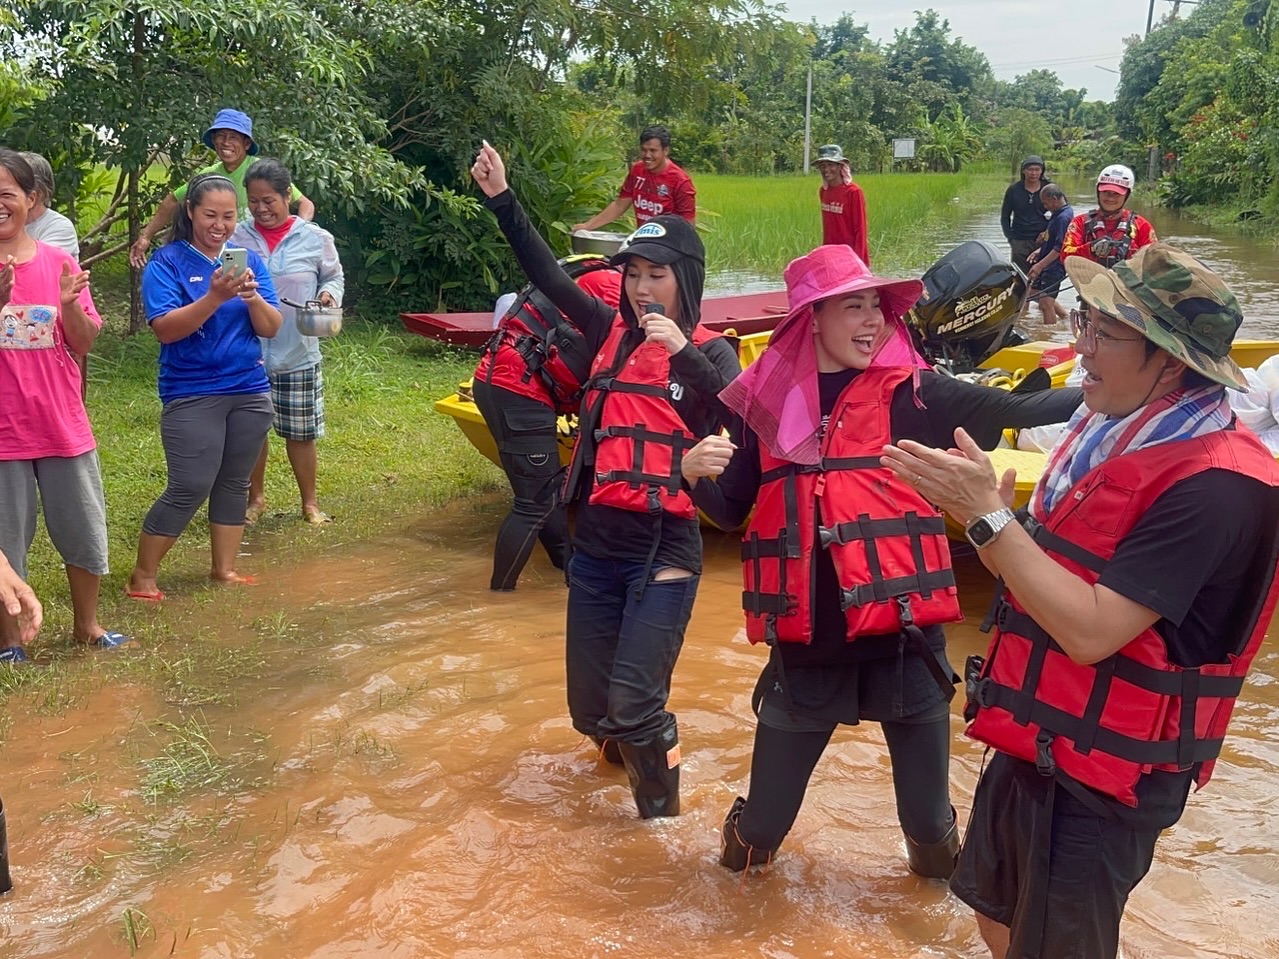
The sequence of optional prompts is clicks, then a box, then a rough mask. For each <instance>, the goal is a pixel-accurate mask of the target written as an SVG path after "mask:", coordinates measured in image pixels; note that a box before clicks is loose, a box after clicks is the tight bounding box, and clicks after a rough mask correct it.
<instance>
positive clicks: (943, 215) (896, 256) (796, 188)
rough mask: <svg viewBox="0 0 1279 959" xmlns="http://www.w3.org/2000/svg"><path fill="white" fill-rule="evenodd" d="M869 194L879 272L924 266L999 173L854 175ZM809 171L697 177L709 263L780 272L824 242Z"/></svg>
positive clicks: (992, 188) (998, 184) (993, 190)
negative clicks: (767, 175)
mask: <svg viewBox="0 0 1279 959" xmlns="http://www.w3.org/2000/svg"><path fill="white" fill-rule="evenodd" d="M856 182H857V184H858V185H859V186H860V187H861V188H862V190H863V191H864V192H865V194H866V217H867V221H868V223H869V225H870V254H871V260H872V261H873V263H874V265H875V268H876V270H879V271H881V272H884V273H889V274H891V273H895V272H904V273H907V274H910V273H914V274H916V275H917V274H919V273H922V272H923V270H924V269H926V268H927V267H928V266H929V265H930V264H931V263H932V261H933V259H934V256H933V250H934V248H935V246H936V241H937V239H938V237H939V236H940V235H941V234H942V233H944V232H945V231H946V230H948V229H952V228H953V227H955V226H956V225H957V224H958V223H960V222H961V221H962V220H963V219H965V218H966V217H969V216H971V215H972V214H973V212H974V209H978V208H979V207H974V206H973V205H972V203H970V202H969V201H970V200H971V199H973V198H974V197H976V196H977V195H979V194H981V195H985V196H986V197H989V196H998V195H999V193H1000V192H1002V190H1003V180H1002V179H1001V178H1000V177H998V176H996V175H991V174H982V173H957V174H941V173H922V174H906V173H879V174H869V175H865V176H858V177H857V178H856ZM820 183H821V180H820V178H819V177H818V176H817V175H816V174H815V173H814V174H810V175H809V176H802V175H795V176H777V177H768V178H759V177H739V176H710V175H702V176H699V177H698V178H697V202H698V217H699V222H700V223H701V225H702V226H703V227H704V228H705V230H706V257H707V262H708V263H710V264H711V265H712V268H718V269H737V270H749V271H752V272H756V273H760V274H763V275H765V276H777V277H779V278H780V277H781V274H782V270H783V269H784V268H785V266H786V264H787V263H789V262H790V261H791V260H792V259H794V258H795V257H797V256H801V255H803V254H804V253H807V252H808V251H809V250H811V249H812V248H813V247H815V246H817V245H818V244H819V243H820V242H821V236H822V227H821V212H820V209H819V208H818V203H817V190H818V188H819V186H820Z"/></svg>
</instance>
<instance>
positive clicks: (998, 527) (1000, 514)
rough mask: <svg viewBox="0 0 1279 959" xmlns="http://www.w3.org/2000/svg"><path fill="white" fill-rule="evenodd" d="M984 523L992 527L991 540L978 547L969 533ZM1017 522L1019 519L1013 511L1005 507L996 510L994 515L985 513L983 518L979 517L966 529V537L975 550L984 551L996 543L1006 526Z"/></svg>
mask: <svg viewBox="0 0 1279 959" xmlns="http://www.w3.org/2000/svg"><path fill="white" fill-rule="evenodd" d="M983 521H985V523H986V525H987V526H988V527H990V539H988V540H986V542H984V543H982V544H981V546H978V545H977V544H976V543H973V541H972V538H971V537H969V536H968V532H969V530H971V529H972V528H973V527H974V526H976V525H977V524H978V523H980V522H983ZM1016 521H1017V517H1016V516H1015V515H1014V514H1013V511H1012V510H1011V509H1009V508H1008V507H1007V506H1005V507H1003V508H1002V509H997V510H995V511H994V512H993V513H985V514H984V515H982V516H978V517H977V518H976V519H974V520H973V521H972V522H970V523H969V524H968V525H967V526H965V527H964V536H965V538H967V539H968V542H969V543H972V545H973V548H974V549H983V548H984V547H986V546H989V545H990V544H991V543H993V542H994V541H995V539H996V537H998V536H999V534H1000V532H1001V531H1002V530H1003V528H1004V527H1005V526H1009V525H1011V524H1013V523H1015V522H1016Z"/></svg>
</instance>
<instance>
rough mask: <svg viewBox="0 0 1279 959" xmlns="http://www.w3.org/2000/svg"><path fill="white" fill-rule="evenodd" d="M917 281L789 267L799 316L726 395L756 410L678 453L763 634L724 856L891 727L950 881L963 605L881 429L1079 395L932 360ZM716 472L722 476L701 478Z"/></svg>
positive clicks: (741, 864) (827, 259)
mask: <svg viewBox="0 0 1279 959" xmlns="http://www.w3.org/2000/svg"><path fill="white" fill-rule="evenodd" d="M922 291H923V284H922V283H920V282H919V281H918V280H889V279H884V278H882V277H877V276H874V275H872V274H871V272H870V270H869V268H868V267H867V266H866V265H865V264H864V263H862V261H861V260H860V259H859V258H858V257H857V255H856V254H855V253H853V251H852V250H850V249H849V248H848V247H846V246H842V245H839V246H822V247H819V248H818V249H816V250H814V251H813V252H812V253H809V254H808V255H807V256H803V257H800V258H799V259H797V260H794V261H793V262H792V263H791V264H790V265H789V266H788V267H787V268H786V292H787V297H788V300H789V304H790V312H789V313H788V314H787V315H786V317H785V318H784V319H783V320H782V321H781V322H780V323H779V324H778V325H777V328H776V330H775V331H774V332H773V335H772V337H771V338H770V340H769V348H768V350H767V351H766V352H765V353H764V354H763V355H762V356H761V357H760V359H759V360H757V361H756V362H755V363H754V364H752V365H751V366H750V367H749V368H748V369H747V370H746V371H745V372H744V373H743V374H742V375H741V376H740V377H738V379H737V380H736V381H735V382H734V383H733V384H732V385H730V386H729V387H728V389H726V390H725V391H724V392H723V394H721V399H722V400H723V401H724V403H725V404H726V405H727V406H728V407H729V408H730V409H732V410H735V411H736V412H737V413H739V414H740V415H741V417H742V418H743V419H744V422H745V426H744V429H740V430H739V432H738V435H736V436H735V437H734V439H735V441H736V445H734V443H733V442H731V441H730V440H729V439H728V438H726V437H722V436H710V437H707V438H706V439H703V440H702V441H701V442H699V443H698V444H697V445H696V446H694V447H693V449H692V450H691V451H690V452H689V453H688V454H687V455H686V456H685V457H684V461H683V463H682V469H683V472H684V476H685V478H686V479H687V480H688V483H689V485H690V486H691V488H692V493H693V501H694V502H695V503H696V504H697V505H698V506H699V507H701V509H702V510H703V511H704V512H705V513H706V514H707V515H708V516H710V517H711V519H712V520H714V521H715V522H716V523H718V524H719V525H720V526H722V527H723V528H724V529H733V528H735V527H736V526H738V525H740V524H741V523H742V522H743V521H744V520H745V519H746V517H747V515H748V514H750V513H751V510H752V508H754V515H753V517H752V519H751V523H750V527H749V529H748V530H747V532H746V535H745V538H744V539H743V543H742V561H743V574H744V577H745V584H746V588H745V592H744V593H743V600H744V606H745V608H746V631H747V636H748V637H749V638H750V640H751V641H752V642H755V643H759V642H764V643H766V644H767V645H768V647H769V658H768V663H767V664H766V665H765V666H764V669H763V671H762V672H761V674H760V677H759V681H758V683H757V685H756V687H755V694H754V697H753V700H752V702H753V706H754V711H755V713H756V715H757V718H758V722H757V725H756V728H755V746H754V752H753V755H752V759H751V775H750V791H749V796H748V797H747V798H746V799H742V798H740V797H739V798H738V799H737V800H736V802H734V803H733V805H732V808H731V810H730V811H729V813H728V818H727V820H726V821H725V823H724V827H723V847H722V854H721V858H720V862H721V864H722V865H724V866H726V867H728V868H729V869H733V870H741V869H744V868H746V867H748V866H751V865H756V864H762V863H767V862H768V861H769V860H770V859H771V858H772V856H773V854H774V853H775V852H776V851H777V848H778V847H779V846H780V845H781V842H782V839H783V838H784V837H785V836H786V834H787V832H789V830H790V828H791V826H792V824H793V823H794V821H795V817H796V815H797V814H798V813H799V808H800V804H801V803H802V802H803V799H804V791H805V789H806V788H807V785H808V780H809V776H810V775H811V774H812V772H813V769H814V767H815V766H816V765H817V761H818V760H819V759H820V758H821V755H822V753H823V751H824V750H825V749H826V745H827V743H828V742H829V741H830V738H831V735H832V733H834V731H835V729H836V727H837V726H839V725H841V724H845V725H850V726H851V725H857V724H858V723H859V722H861V721H863V720H866V721H871V722H877V723H880V725H881V727H882V729H883V732H884V738H885V740H886V741H887V743H888V753H889V759H890V761H891V763H892V769H893V788H894V791H895V793H896V798H897V815H898V819H899V821H900V823H901V827H902V830H903V832H904V833H905V834H906V845H907V862H908V864H909V866H910V868H911V869H912V870H913V871H915V872H916V873H918V874H919V875H922V876H929V877H934V878H946V877H947V876H949V875H950V873H951V870H952V869H953V868H954V860H955V854H956V852H957V851H958V849H959V833H958V829H957V824H956V821H955V812H954V809H953V808H952V806H951V804H950V795H949V785H948V777H947V766H948V763H949V758H950V710H949V706H948V703H949V700H950V698H951V697H952V696H953V695H954V682H955V680H956V679H957V677H956V676H955V675H954V671H953V670H952V669H951V666H950V663H949V662H948V661H947V659H946V637H945V634H944V632H943V631H942V625H943V624H945V623H950V622H955V621H956V620H958V619H960V616H961V614H960V609H959V601H958V598H957V596H956V589H955V578H954V575H953V573H952V571H951V563H950V549H949V546H948V545H947V540H946V533H945V529H944V525H943V521H942V517H941V515H940V514H939V513H938V512H937V510H936V509H934V508H933V507H932V506H930V505H929V503H928V502H927V500H925V499H924V498H923V497H921V496H919V495H918V494H916V493H914V492H913V491H912V490H910V489H908V488H907V487H906V486H905V484H903V483H901V482H899V481H897V480H895V479H894V478H893V476H892V474H891V473H889V472H888V470H886V469H884V468H883V467H881V466H880V465H879V451H880V450H881V449H882V447H883V446H884V444H886V443H888V442H890V441H895V440H898V439H902V438H907V437H909V438H914V439H918V440H920V441H923V442H929V443H931V442H934V441H936V440H941V439H946V438H949V437H950V436H951V435H952V434H953V433H954V430H955V428H956V426H958V425H959V424H961V423H962V424H966V425H967V426H968V427H969V428H970V429H972V430H973V431H974V433H975V434H976V435H977V436H978V437H980V440H981V442H983V443H984V444H987V445H989V446H994V445H995V443H997V442H998V440H999V437H1000V434H1001V431H1002V429H1003V427H1005V426H1007V425H1008V424H1010V423H1017V424H1022V425H1030V424H1036V423H1051V422H1054V421H1059V420H1060V419H1061V417H1062V416H1064V415H1066V413H1067V412H1068V411H1069V410H1071V409H1074V408H1075V406H1077V405H1078V403H1079V398H1080V393H1079V391H1078V390H1046V391H1043V392H1040V393H1013V392H1009V391H1007V390H1001V389H996V388H993V387H985V386H976V385H973V384H971V383H966V382H963V381H962V380H958V379H955V378H953V377H949V376H942V375H940V374H938V373H935V372H933V371H932V370H931V369H928V368H927V365H926V364H925V363H924V361H923V359H922V358H921V357H920V356H919V355H918V354H917V353H916V352H915V350H914V347H913V345H912V342H911V338H910V335H909V334H908V333H907V331H906V327H905V325H904V323H903V322H902V317H903V315H904V314H905V313H906V311H907V310H909V309H910V308H911V306H913V305H914V303H915V302H916V300H918V299H919V296H920V294H921V292H922ZM708 476H714V477H718V480H717V482H705V481H704V478H705V477H708Z"/></svg>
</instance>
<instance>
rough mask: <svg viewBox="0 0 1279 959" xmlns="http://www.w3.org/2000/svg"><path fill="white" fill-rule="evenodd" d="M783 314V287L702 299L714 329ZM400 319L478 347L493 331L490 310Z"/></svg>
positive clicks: (766, 324) (744, 329) (749, 326)
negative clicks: (766, 291)
mask: <svg viewBox="0 0 1279 959" xmlns="http://www.w3.org/2000/svg"><path fill="white" fill-rule="evenodd" d="M785 315H786V293H785V292H784V291H782V290H778V291H775V292H772V293H744V294H741V295H739V296H716V297H707V298H706V299H704V300H702V322H703V323H704V324H706V326H708V327H709V328H710V329H712V330H714V331H715V332H717V333H723V332H725V331H727V330H733V331H734V332H736V333H737V334H738V335H739V336H745V335H747V334H748V333H762V332H764V331H765V330H771V329H772V328H773V327H774V326H776V325H777V321H778V319H780V318H781V317H783V316H785ZM400 321H401V322H402V323H403V324H404V328H405V329H406V330H408V331H409V332H410V333H416V334H418V335H419V336H425V337H428V338H430V339H432V340H440V341H442V342H444V343H452V344H453V345H455V346H470V347H474V348H476V349H479V348H480V347H481V346H483V345H484V344H485V343H486V342H487V341H488V338H489V337H490V336H492V335H493V314H492V313H401V314H400Z"/></svg>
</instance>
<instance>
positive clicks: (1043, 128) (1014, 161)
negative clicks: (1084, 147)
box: [986, 107, 1053, 178]
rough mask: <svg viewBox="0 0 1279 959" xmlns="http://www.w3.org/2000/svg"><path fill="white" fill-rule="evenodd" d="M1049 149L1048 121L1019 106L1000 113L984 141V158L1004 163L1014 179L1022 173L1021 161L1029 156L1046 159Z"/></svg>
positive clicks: (1050, 134) (1051, 138)
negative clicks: (987, 157)
mask: <svg viewBox="0 0 1279 959" xmlns="http://www.w3.org/2000/svg"><path fill="white" fill-rule="evenodd" d="M1052 147H1053V131H1052V127H1051V126H1050V125H1049V123H1048V121H1047V120H1046V119H1044V118H1043V117H1042V116H1040V115H1039V114H1038V113H1033V112H1032V111H1030V110H1025V109H1022V108H1020V107H1005V108H1004V109H1002V110H999V111H998V112H997V113H996V114H995V121H994V123H993V125H992V127H991V130H990V133H989V135H988V136H987V139H986V153H987V155H988V156H990V157H991V158H992V159H996V160H999V161H1000V162H1001V163H1003V165H1004V167H1005V169H1007V170H1008V171H1009V174H1010V175H1011V176H1013V177H1014V178H1015V177H1017V176H1018V174H1019V172H1020V170H1021V161H1022V160H1024V159H1025V158H1026V157H1028V156H1030V155H1032V154H1034V155H1037V156H1047V155H1048V154H1050V153H1051V152H1052Z"/></svg>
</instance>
